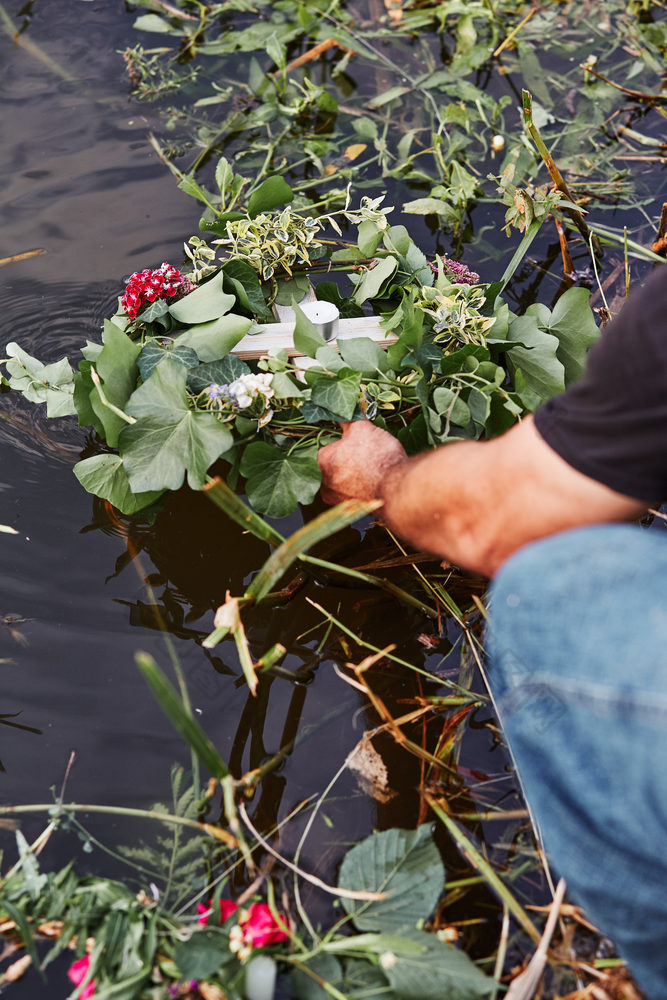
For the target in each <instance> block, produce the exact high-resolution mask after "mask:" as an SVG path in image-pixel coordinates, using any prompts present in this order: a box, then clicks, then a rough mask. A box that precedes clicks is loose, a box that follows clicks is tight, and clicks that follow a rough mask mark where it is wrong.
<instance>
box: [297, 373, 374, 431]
mask: <svg viewBox="0 0 667 1000" xmlns="http://www.w3.org/2000/svg"><path fill="white" fill-rule="evenodd" d="M305 377H306V383H307V384H308V385H309V386H310V388H311V389H312V394H311V397H310V401H311V403H312V404H313V406H321V407H323V408H324V409H325V410H327V411H328V412H329V413H332V414H334V419H335V420H351V419H352V416H353V414H354V411H355V409H356V407H357V403H358V402H359V393H360V390H361V373H360V372H358V371H353V370H352V369H351V368H341V369H340V370H339V371H338V372H336V375H335V376H333V375H327V374H325V373H324V372H319V371H317V369H315V368H310V369H308V370H307V371H306V373H305Z"/></svg>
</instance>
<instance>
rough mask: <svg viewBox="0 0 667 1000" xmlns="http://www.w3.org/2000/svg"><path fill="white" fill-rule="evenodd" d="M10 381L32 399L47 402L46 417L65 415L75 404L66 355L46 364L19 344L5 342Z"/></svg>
mask: <svg viewBox="0 0 667 1000" xmlns="http://www.w3.org/2000/svg"><path fill="white" fill-rule="evenodd" d="M6 353H7V357H8V360H7V361H5V366H6V368H7V371H8V372H9V374H10V376H11V377H10V379H9V384H10V386H11V387H12V389H18V391H19V392H22V393H23V395H24V396H25V398H26V399H27V400H28V401H29V402H31V403H46V415H47V417H68V416H71V415H72V414H73V413H76V409H75V407H74V398H73V393H74V372H73V371H72V368H71V366H70V363H69V361H68V360H67V358H61V360H60V361H55V362H54V363H53V364H50V365H45V364H43V363H42V362H41V361H38V360H37V358H33V357H31V355H30V354H27V353H26V352H25V351H24V350H23V348H21V347H19V345H18V344H15V343H11V344H7V347H6Z"/></svg>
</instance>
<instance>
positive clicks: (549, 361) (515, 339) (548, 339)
mask: <svg viewBox="0 0 667 1000" xmlns="http://www.w3.org/2000/svg"><path fill="white" fill-rule="evenodd" d="M506 343H508V344H510V343H514V345H515V346H513V347H511V348H510V349H509V350H508V351H507V358H508V360H509V363H510V368H511V369H512V371H514V370H515V369H516V368H520V369H521V371H522V372H523V376H524V379H525V384H526V386H527V388H528V389H531V390H532V391H533V392H534V393H536V394H537V395H538V396H539V398H540V400H541V401H544V400H547V399H550V398H551V396H555V395H556V394H557V393H559V392H563V390H564V389H565V369H564V367H563V365H562V364H561V362H560V361H559V360H558V356H557V352H558V348H559V346H560V345H559V341H558V339H557V338H556V337H554V336H553V335H552V334H550V333H546V332H545V331H544V330H542V329H541V328H540V327H539V326H538V325H537V321H536V319H535V317H534V316H519V317H518V318H517V319H514V320H512V322H511V323H510V326H509V330H508V333H507V341H506Z"/></svg>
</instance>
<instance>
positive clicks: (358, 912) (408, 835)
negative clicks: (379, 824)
mask: <svg viewBox="0 0 667 1000" xmlns="http://www.w3.org/2000/svg"><path fill="white" fill-rule="evenodd" d="M338 885H339V887H340V888H341V889H359V888H364V889H368V890H370V891H372V892H384V893H386V894H387V895H386V898H385V899H380V900H371V901H370V902H361V901H359V900H356V899H345V898H343V899H341V902H342V904H343V906H344V908H345V910H346V911H347V912H348V913H349V914H350V916H351V917H352V919H353V920H354V923H355V925H356V926H357V927H358V928H359V930H369V931H374V930H380V929H381V930H383V931H394V930H398V929H399V928H405V927H414V926H415V925H416V923H417V921H418V920H426V919H427V918H428V917H429V916H430V914H431V912H432V911H433V909H434V907H435V905H436V903H437V902H438V899H439V898H440V894H441V892H442V890H443V888H444V885H445V869H444V866H443V864H442V861H441V860H440V852H439V851H438V848H437V847H436V846H435V844H434V842H433V838H432V836H431V825H430V824H427V823H424V824H423V825H422V826H419V827H417V829H416V830H397V829H392V830H384V831H383V832H382V833H374V834H371V836H370V837H367V838H366V839H365V840H362V842H361V843H360V844H357V845H356V847H353V848H352V850H350V851H348V852H347V854H346V855H345V857H344V858H343V863H342V865H341V868H340V875H339V876H338Z"/></svg>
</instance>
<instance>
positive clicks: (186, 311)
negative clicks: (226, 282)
mask: <svg viewBox="0 0 667 1000" xmlns="http://www.w3.org/2000/svg"><path fill="white" fill-rule="evenodd" d="M222 279H223V275H222V272H221V271H218V273H217V274H215V275H214V276H213V277H212V278H210V279H209V281H207V282H206V283H205V284H203V285H200V286H199V288H195V290H194V291H193V292H190V293H189V294H188V295H186V296H185V297H184V298H182V299H179V300H178V302H173V303H172V304H171V305H170V306H169V312H170V314H171V315H172V316H173V317H174V319H175V320H177V321H178V322H179V323H184V324H187V325H188V326H190V325H191V324H193V323H208V322H210V320H213V319H218V318H219V317H220V316H224V315H225V313H228V312H229V310H230V309H231V308H232V306H233V305H234V302H235V298H234V296H233V295H227V293H226V292H223V290H222Z"/></svg>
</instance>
